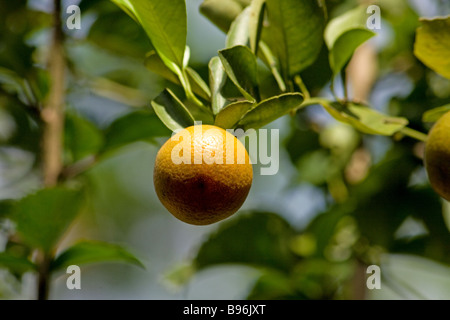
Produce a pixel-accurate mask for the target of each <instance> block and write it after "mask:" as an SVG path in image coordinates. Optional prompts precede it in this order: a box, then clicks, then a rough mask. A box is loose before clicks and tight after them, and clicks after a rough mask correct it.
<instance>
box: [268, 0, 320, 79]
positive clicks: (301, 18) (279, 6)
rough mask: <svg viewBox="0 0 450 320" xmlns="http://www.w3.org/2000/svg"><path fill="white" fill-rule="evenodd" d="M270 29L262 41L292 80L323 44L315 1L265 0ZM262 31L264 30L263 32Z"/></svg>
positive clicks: (310, 62) (311, 60)
mask: <svg viewBox="0 0 450 320" xmlns="http://www.w3.org/2000/svg"><path fill="white" fill-rule="evenodd" d="M266 4H267V16H268V20H269V27H268V29H267V30H266V31H267V34H266V36H265V37H264V38H263V39H264V41H265V42H267V44H268V45H269V46H270V48H271V49H272V51H273V52H274V53H275V55H276V56H277V57H278V59H279V61H280V64H281V67H282V70H283V74H284V75H285V77H291V76H293V75H295V74H298V73H299V72H301V71H302V70H304V69H305V68H306V67H308V66H310V65H311V64H312V63H313V62H314V61H315V60H316V57H317V55H318V54H319V52H320V48H321V47H322V45H323V30H324V26H325V22H324V15H323V11H322V10H321V8H320V7H319V6H318V4H317V1H309V0H308V1H299V0H266ZM263 32H264V31H263Z"/></svg>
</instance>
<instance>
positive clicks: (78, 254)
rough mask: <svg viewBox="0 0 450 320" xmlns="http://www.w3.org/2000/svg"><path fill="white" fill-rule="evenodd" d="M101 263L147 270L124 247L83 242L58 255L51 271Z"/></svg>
mask: <svg viewBox="0 0 450 320" xmlns="http://www.w3.org/2000/svg"><path fill="white" fill-rule="evenodd" d="M99 262H126V263H130V264H133V265H136V266H139V267H141V268H145V267H144V265H143V264H142V262H140V261H139V260H138V259H137V258H136V257H135V256H134V255H133V254H131V253H130V252H129V251H128V250H126V249H125V248H124V247H122V246H119V245H116V244H112V243H107V242H101V241H81V242H78V243H76V244H74V245H73V246H71V247H69V248H68V249H66V250H65V251H64V252H62V253H61V254H60V255H58V256H57V257H56V259H55V260H54V261H53V263H52V264H51V270H52V271H56V270H61V269H65V268H67V267H68V266H70V265H78V266H80V265H83V264H88V263H99Z"/></svg>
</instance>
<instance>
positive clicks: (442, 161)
mask: <svg viewBox="0 0 450 320" xmlns="http://www.w3.org/2000/svg"><path fill="white" fill-rule="evenodd" d="M424 161H425V168H426V170H427V174H428V179H429V181H430V184H431V186H432V187H433V189H434V190H435V191H436V192H437V193H438V194H439V195H440V196H441V197H442V198H444V199H446V200H448V201H450V112H447V113H446V114H444V115H443V116H442V117H441V118H439V120H438V121H437V122H436V123H435V124H434V126H433V127H432V128H431V130H430V133H429V134H428V139H427V142H426V144H425V158H424Z"/></svg>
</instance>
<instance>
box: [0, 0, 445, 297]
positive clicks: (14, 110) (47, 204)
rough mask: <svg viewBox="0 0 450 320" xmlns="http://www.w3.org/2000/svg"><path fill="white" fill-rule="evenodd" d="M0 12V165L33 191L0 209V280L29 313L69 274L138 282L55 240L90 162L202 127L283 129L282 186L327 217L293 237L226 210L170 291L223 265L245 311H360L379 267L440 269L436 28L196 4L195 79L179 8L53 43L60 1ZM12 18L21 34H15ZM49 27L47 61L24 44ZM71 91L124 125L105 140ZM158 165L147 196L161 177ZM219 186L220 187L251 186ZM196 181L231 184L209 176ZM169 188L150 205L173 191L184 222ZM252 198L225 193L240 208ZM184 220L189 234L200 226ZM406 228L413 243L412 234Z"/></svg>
mask: <svg viewBox="0 0 450 320" xmlns="http://www.w3.org/2000/svg"><path fill="white" fill-rule="evenodd" d="M441 6H442V8H441V10H444V11H445V10H448V7H445V4H441ZM0 7H1V12H5V13H8V17H9V19H2V22H1V24H0V28H2V35H3V38H4V39H3V40H2V41H3V43H4V44H5V47H6V48H7V49H8V50H3V51H0V65H1V69H0V84H1V95H0V99H1V100H0V101H1V109H0V110H1V113H0V120H1V119H4V120H2V121H3V122H4V125H2V127H3V128H4V129H2V132H0V133H1V135H0V136H1V139H2V140H3V141H2V142H3V143H4V147H2V149H1V150H2V161H3V162H4V163H8V162H11V163H15V162H18V161H20V159H21V158H20V152H22V151H23V152H27V153H28V154H31V155H33V157H32V160H31V161H30V163H29V164H28V167H27V169H26V170H25V173H24V174H23V176H22V177H21V178H20V179H18V178H17V176H16V177H12V178H11V179H10V180H11V181H13V182H14V183H13V182H11V181H9V182H8V176H7V175H6V172H5V177H4V178H3V177H2V180H5V182H3V181H2V183H7V182H8V183H10V185H12V186H16V185H17V183H18V181H20V180H21V179H22V180H23V179H24V178H23V177H31V178H30V179H31V180H32V181H33V182H32V183H31V185H32V187H30V188H27V187H26V188H21V189H20V191H17V192H11V193H10V194H5V196H2V199H1V202H0V219H1V221H2V227H3V229H4V230H3V231H2V232H3V234H4V238H5V246H4V248H2V252H1V253H0V265H1V266H2V267H4V268H5V269H6V270H8V274H10V275H11V277H12V278H13V279H15V280H14V281H17V282H20V281H21V279H22V278H23V274H25V273H32V274H35V275H37V281H38V286H37V287H38V296H37V297H38V298H41V299H45V298H47V297H48V288H49V284H50V281H51V279H52V278H51V275H52V274H54V273H57V272H61V270H64V269H65V268H67V267H68V266H70V265H83V264H85V263H93V262H105V261H121V262H128V263H131V264H135V265H138V266H141V267H142V266H143V264H142V263H141V262H140V261H139V260H138V258H136V256H135V255H133V254H132V253H130V252H129V251H128V250H127V249H126V247H127V246H126V244H125V245H118V244H117V243H116V242H117V241H115V239H110V240H111V241H110V242H108V241H98V240H92V239H91V240H81V239H78V238H77V237H76V236H75V238H76V239H75V240H74V239H71V240H72V241H69V240H67V239H68V238H67V230H68V229H69V227H70V226H72V225H73V224H74V223H75V222H76V218H77V217H78V216H79V215H80V213H82V212H83V211H85V212H86V211H87V212H89V210H90V209H92V208H91V206H90V203H91V202H92V201H93V200H92V195H91V193H92V190H93V188H94V186H93V184H92V177H91V176H90V173H91V172H92V171H95V168H96V167H98V166H99V165H101V164H102V162H104V161H107V159H108V158H109V157H111V155H114V154H116V153H117V152H120V150H123V149H125V148H126V146H129V145H131V144H134V143H136V142H138V141H146V142H150V143H152V144H155V145H157V146H158V147H159V146H160V145H162V143H161V140H160V138H163V139H166V140H167V138H168V137H170V135H171V133H172V132H175V131H177V132H179V131H180V130H183V129H186V128H189V127H192V126H195V125H198V124H199V123H201V124H203V125H208V126H214V127H217V128H221V129H229V130H230V129H233V130H241V131H240V132H244V133H245V132H249V131H251V130H256V132H257V130H258V129H262V128H271V129H272V130H277V129H286V128H281V127H278V124H280V123H281V122H280V121H281V120H283V121H285V122H284V124H283V126H286V127H288V134H287V135H286V136H285V138H284V140H283V141H282V148H283V149H284V150H285V151H286V152H285V153H282V154H281V156H282V157H286V158H287V159H286V160H287V161H289V162H290V163H291V165H292V166H293V167H294V168H295V169H296V170H295V171H296V173H295V174H294V175H292V177H291V181H290V184H291V185H299V184H302V185H308V186H311V187H313V188H314V190H318V191H319V192H320V194H321V197H322V199H323V202H324V206H323V207H322V208H321V209H320V211H318V212H316V213H315V215H314V217H313V218H312V219H310V221H308V223H307V224H306V225H304V226H302V227H301V228H299V227H297V226H295V225H294V224H293V223H292V222H291V221H290V220H289V219H286V218H285V217H283V215H282V214H280V213H279V212H276V210H274V211H267V210H262V208H257V209H254V210H246V212H238V213H236V214H234V215H233V216H232V217H229V216H230V213H229V212H228V211H226V210H225V211H226V212H227V214H225V215H224V216H223V217H221V219H222V218H223V219H224V220H223V221H221V222H219V223H218V226H217V228H216V229H214V231H213V232H211V233H210V234H209V236H208V238H207V239H206V240H204V241H203V242H202V243H201V244H200V245H199V247H198V248H197V250H196V252H195V254H194V256H193V257H192V258H191V259H190V262H189V263H188V264H187V265H184V266H183V267H182V268H175V269H174V270H173V271H172V272H171V273H170V275H169V278H170V279H171V280H172V281H174V282H177V283H185V282H186V281H188V280H189V279H190V277H191V276H192V275H193V274H195V273H196V272H200V271H202V270H204V269H206V268H209V267H212V266H217V265H222V264H230V263H232V264H242V265H247V266H251V267H253V268H256V269H258V270H259V271H260V276H259V277H258V279H257V281H256V282H255V284H254V286H253V287H252V289H251V290H250V292H249V293H248V296H247V298H249V299H290V298H295V299H353V298H357V299H359V298H364V297H365V291H366V288H367V287H366V270H368V269H367V267H368V266H373V265H376V266H379V265H381V264H382V257H383V255H384V254H386V253H390V254H393V253H408V254H411V255H414V256H417V257H422V258H427V259H431V260H434V261H436V262H439V263H442V264H448V263H449V262H450V261H449V256H450V255H449V253H450V234H449V227H448V225H449V221H448V217H449V209H448V203H447V202H446V200H444V199H447V200H450V192H449V188H450V187H449V186H450V170H449V165H450V147H449V145H450V124H449V122H450V120H449V116H448V114H447V115H445V114H446V113H447V112H448V111H450V105H449V103H450V84H449V79H450V64H449V61H448V57H449V56H450V45H449V44H450V18H448V17H433V18H427V19H424V18H420V15H419V14H418V13H417V12H416V11H415V10H413V8H411V6H410V5H409V4H408V2H407V1H403V0H398V1H376V2H373V3H372V2H370V3H369V2H367V3H366V2H363V1H361V3H359V2H357V1H315V0H252V1H250V0H205V1H204V2H202V4H201V6H200V8H199V10H200V11H201V13H202V14H203V15H204V16H205V17H207V18H208V19H209V20H210V21H211V22H212V24H213V25H215V26H216V27H217V28H218V29H220V30H221V31H222V32H223V33H224V34H225V35H226V36H225V42H224V43H223V47H222V48H220V49H219V50H218V51H217V55H215V56H212V57H211V58H210V60H209V61H208V63H207V64H206V65H199V64H197V65H193V64H192V63H191V61H192V57H191V49H190V47H189V46H188V45H187V35H188V31H189V30H188V20H187V17H188V15H187V12H186V2H185V1H184V0H170V1H160V0H126V1H125V0H112V1H106V0H104V1H101V0H97V1H92V0H91V1H81V2H79V9H80V10H81V12H82V13H83V15H85V16H89V14H90V17H91V18H92V17H93V18H92V19H91V20H92V25H91V26H90V28H89V32H88V34H87V35H83V36H80V35H78V36H76V35H73V34H72V33H71V32H70V31H69V30H67V27H65V25H64V21H63V19H62V17H63V14H64V12H65V8H62V6H61V2H60V1H59V0H55V1H54V8H53V9H52V11H51V12H42V11H39V10H37V9H36V8H35V7H33V6H30V4H29V3H27V1H13V2H12V1H8V2H5V1H4V2H2V4H1V5H0ZM14 16H22V17H24V16H26V17H30V18H29V19H27V21H28V22H27V23H23V22H17V21H23V20H20V19H16V22H14V19H13V18H11V17H14ZM49 26H52V27H51V32H48V34H49V35H50V36H49V37H48V38H49V41H48V42H47V44H48V46H46V47H45V48H44V47H39V46H36V45H35V44H33V42H32V41H31V42H30V41H27V39H28V37H29V36H30V34H31V33H33V32H35V31H36V30H41V29H43V28H48V27H49ZM211 28H213V26H212V25H211ZM385 29H386V30H387V29H389V35H388V36H386V35H384V36H383V34H382V31H384V30H385ZM199 37H201V35H199ZM380 38H381V40H379V41H378V42H377V39H380ZM386 38H387V40H386ZM383 39H384V40H383ZM80 41H88V42H91V43H95V45H96V46H97V47H96V48H97V49H96V50H100V49H99V48H101V50H105V51H110V52H114V54H115V55H118V56H127V57H132V58H133V59H138V60H139V61H141V62H142V63H141V65H140V66H139V68H130V69H131V70H133V72H135V74H134V75H133V76H136V77H137V78H138V79H141V80H142V81H139V83H130V82H127V81H129V78H130V75H129V74H127V73H126V72H125V73H121V74H117V73H116V74H114V73H110V74H107V75H106V76H102V77H101V76H99V74H101V73H102V72H101V71H98V72H97V74H96V72H93V71H92V70H90V72H87V71H86V70H88V69H90V68H91V69H93V70H97V69H98V70H100V69H101V67H100V65H101V64H102V63H103V64H107V63H108V61H106V62H104V61H94V62H91V63H90V64H88V63H87V64H86V65H83V61H82V59H80V55H81V56H84V57H86V56H89V50H87V49H79V48H77V47H76V45H77V43H78V42H80ZM83 50H87V53H86V52H85V51H83ZM17 53H21V54H20V55H19V54H17ZM114 63H115V62H114V61H112V60H111V64H114ZM134 70H138V71H134ZM148 70H149V71H150V73H148V72H147V71H148ZM130 72H131V71H130ZM138 72H139V74H138ZM141 72H142V74H141ZM396 76H401V77H400V78H399V79H400V80H402V81H406V82H407V86H409V87H410V90H409V91H408V92H407V94H404V95H402V93H396V92H394V93H393V94H391V95H390V96H388V97H387V98H385V97H381V98H380V97H377V96H376V95H380V96H381V95H383V90H382V89H380V87H381V88H383V86H384V90H385V91H387V89H389V86H392V87H395V83H394V84H390V83H389V81H392V80H389V79H394V82H395V79H396V78H395V77H396ZM148 77H157V79H158V81H160V82H159V84H160V85H159V86H158V87H161V88H160V89H161V90H159V89H158V91H157V92H154V91H155V88H154V87H149V86H148V82H146V80H143V79H145V78H147V79H148ZM386 79H387V80H386ZM405 79H406V80H405ZM74 87H75V88H80V87H89V88H91V90H92V91H93V92H94V93H95V94H96V95H98V96H107V97H108V99H110V100H114V101H116V102H117V101H120V102H121V103H123V104H125V105H127V106H129V108H128V109H127V112H125V113H124V114H120V115H118V116H115V117H114V119H113V120H112V121H110V122H109V123H108V124H107V125H102V122H101V121H97V122H95V121H92V120H90V119H89V117H87V116H86V114H84V115H83V112H76V110H75V109H74V108H71V106H70V103H71V102H70V101H71V99H70V97H71V95H72V96H76V95H77V90H76V89H73V88H74ZM377 98H379V99H385V100H386V101H382V102H380V100H377ZM105 108H107V107H105ZM98 118H101V115H100V116H98ZM437 121H439V123H438V124H436V126H435V127H434V128H433V129H432V131H431V133H430V134H428V133H429V131H430V129H431V128H432V127H433V124H434V123H435V122H437ZM241 140H243V141H244V140H245V137H241ZM163 148H164V147H163ZM425 150H426V151H425ZM167 154H168V153H167ZM166 160H167V159H166ZM166 160H164V161H166ZM254 160H258V159H252V161H254ZM159 164H160V162H158V161H157V162H156V165H155V188H156V191H157V192H158V190H160V189H161V188H164V186H163V187H161V181H163V179H166V178H160V177H161V174H163V175H164V174H166V175H167V171H168V170H167V169H164V168H162V166H161V165H159ZM147 170H149V171H153V168H151V167H148V168H147ZM170 170H173V169H170ZM170 170H169V171H170ZM227 170H228V169H227ZM229 170H231V171H228V172H230V175H231V176H233V177H238V178H243V179H244V178H247V177H251V174H248V171H246V172H245V173H244V174H242V176H239V174H240V173H242V172H244V171H240V170H241V169H236V168H233V169H229ZM232 170H236V172H234V171H232ZM242 170H248V169H242ZM180 171H181V170H180ZM170 174H173V172H172V171H170V172H169V175H170ZM175 174H177V173H176V172H175ZM178 174H180V176H182V174H181V173H178ZM209 174H211V176H215V175H220V176H221V177H224V178H223V180H230V179H229V177H227V176H226V173H225V174H224V173H223V172H220V173H217V172H215V171H212V172H210V173H209ZM253 174H254V175H257V174H258V173H257V172H256V171H255V172H254V173H253ZM238 178H235V180H236V181H238V180H239V179H238ZM14 179H15V180H14ZM33 179H34V180H33ZM183 179H184V178H183ZM183 179H181V178H180V179H178V180H175V181H176V182H175V183H176V185H171V186H170V188H169V189H165V190H163V191H164V192H166V193H165V194H167V192H168V191H167V190H170V191H173V190H177V188H178V189H179V190H178V191H177V192H175V198H174V197H170V196H169V197H166V196H163V197H160V199H161V201H163V203H164V202H165V203H164V205H165V206H166V207H167V208H168V209H170V211H171V212H174V211H175V212H179V211H180V209H179V206H180V203H181V202H179V203H178V202H176V203H175V201H176V199H179V198H180V197H181V196H182V195H183V196H185V197H184V198H183V199H184V200H183V201H184V202H183V206H185V207H186V206H189V199H191V201H192V204H193V205H192V207H194V208H196V207H198V202H200V201H201V200H199V199H200V198H198V194H193V193H192V192H193V191H192V189H193V188H186V187H185V186H183V185H182V181H181V180H183ZM202 184H204V181H203V182H202ZM250 185H251V182H249V183H247V184H246V186H245V187H246V190H245V192H244V191H243V190H240V191H239V192H241V193H244V194H245V197H246V196H247V193H248V188H249V186H250ZM247 187H248V188H247ZM263 187H264V188H267V189H269V190H270V189H271V186H270V185H267V186H263ZM10 190H14V188H12V187H11V189H10ZM221 190H224V189H217V190H216V191H217V192H216V193H211V194H210V195H209V196H208V199H206V200H207V201H206V202H205V203H207V206H208V208H207V210H206V209H205V208H203V210H205V212H207V214H208V215H212V216H213V215H214V214H215V213H216V212H219V211H221V210H222V207H220V208H216V207H215V205H217V206H219V204H220V205H221V206H222V203H221V202H227V203H228V202H230V201H231V200H230V201H228V198H226V194H225V193H222V194H218V193H220V192H223V191H221ZM227 190H228V189H227ZM163 191H161V192H163ZM161 194H162V193H161ZM158 195H159V194H158ZM245 197H244V198H243V199H240V200H239V204H238V206H237V207H234V208H233V210H232V211H233V212H232V213H234V212H235V211H236V210H237V208H238V207H240V205H241V204H242V202H243V201H244V200H245ZM241 198H242V197H241ZM211 199H217V200H215V201H211ZM224 199H226V201H225V200H224ZM174 203H175V204H174ZM189 210H191V209H189ZM195 210H197V209H195ZM189 212H190V211H189ZM174 215H175V216H177V215H176V214H174ZM177 217H178V218H180V216H177ZM228 217H229V218H228ZM181 218H182V219H181V220H183V221H185V222H189V223H191V222H192V221H194V222H198V217H197V216H195V217H194V218H192V216H190V218H188V219H187V220H186V219H183V215H181ZM221 219H216V220H215V219H212V220H207V221H208V223H212V222H217V220H221ZM174 222H175V223H184V222H181V221H178V220H175V221H174ZM194 224H204V223H194ZM411 224H412V225H414V226H419V227H420V232H416V233H414V232H412V233H411V232H409V231H410V230H411V229H408V226H410V225H411ZM198 228H201V227H198ZM402 230H407V232H406V233H405V232H403V233H402ZM412 230H413V231H414V230H415V229H414V228H412ZM72 237H73V236H72ZM64 240H67V241H69V242H70V245H67V243H66V242H64ZM381 276H382V281H383V283H390V284H391V288H392V290H393V291H395V292H397V294H398V295H400V296H401V297H405V296H406V297H409V296H411V295H413V296H414V294H417V296H418V297H422V296H421V294H420V292H419V293H417V292H414V290H412V289H411V288H408V287H407V286H406V287H403V286H402V285H399V284H398V283H396V282H395V281H393V280H392V278H391V277H390V276H389V274H387V272H382V273H381ZM11 281H13V280H11ZM405 292H406V293H405ZM411 292H412V293H411Z"/></svg>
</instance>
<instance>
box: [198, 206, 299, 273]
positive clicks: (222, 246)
mask: <svg viewBox="0 0 450 320" xmlns="http://www.w3.org/2000/svg"><path fill="white" fill-rule="evenodd" d="M293 234H294V230H293V229H292V228H291V227H290V226H289V224H288V223H287V222H286V221H285V220H283V219H282V218H281V217H280V216H279V215H276V214H273V213H266V212H252V213H247V214H241V215H240V216H239V217H236V219H231V220H229V221H226V222H224V223H223V224H221V225H220V227H219V229H218V230H217V231H215V232H214V233H213V234H211V235H210V237H209V239H207V240H206V241H205V242H204V243H203V244H202V246H201V247H200V249H199V251H198V253H197V257H196V258H195V261H194V263H195V266H196V267H197V268H198V269H203V268H206V267H210V266H214V265H218V264H222V263H241V264H249V265H253V266H259V267H269V268H274V269H281V270H288V269H290V268H291V267H292V266H293V263H294V262H295V257H294V256H293V254H292V253H291V252H290V251H289V250H288V245H289V242H290V241H291V237H292V236H293ZM248 239H251V241H248ZM243 244H245V245H243Z"/></svg>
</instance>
